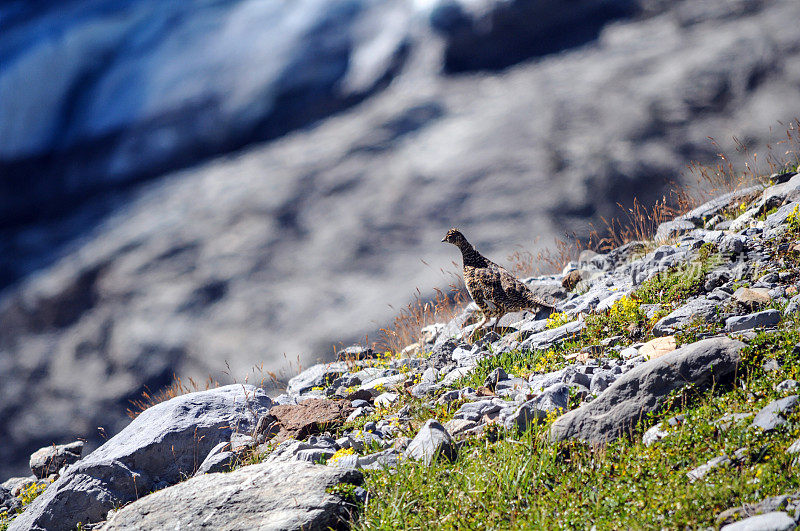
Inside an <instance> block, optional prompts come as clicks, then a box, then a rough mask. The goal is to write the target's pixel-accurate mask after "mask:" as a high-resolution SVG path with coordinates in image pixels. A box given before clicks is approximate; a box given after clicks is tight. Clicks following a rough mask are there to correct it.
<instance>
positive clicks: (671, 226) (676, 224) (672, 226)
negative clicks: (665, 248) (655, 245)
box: [654, 219, 695, 243]
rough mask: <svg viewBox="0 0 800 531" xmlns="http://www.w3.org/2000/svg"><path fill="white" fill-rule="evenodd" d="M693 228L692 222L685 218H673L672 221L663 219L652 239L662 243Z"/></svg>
mask: <svg viewBox="0 0 800 531" xmlns="http://www.w3.org/2000/svg"><path fill="white" fill-rule="evenodd" d="M694 229H695V226H694V223H692V222H690V221H687V220H683V219H675V220H672V221H665V222H664V223H662V224H661V225H659V226H658V229H657V230H656V235H655V237H654V240H655V241H656V242H659V243H663V242H666V241H667V240H671V239H673V238H676V237H678V236H680V235H682V234H686V233H687V232H691V231H693V230H694Z"/></svg>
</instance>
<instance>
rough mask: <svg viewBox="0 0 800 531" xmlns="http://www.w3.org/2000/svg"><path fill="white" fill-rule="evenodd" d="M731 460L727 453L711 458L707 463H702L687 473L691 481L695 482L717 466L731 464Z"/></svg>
mask: <svg viewBox="0 0 800 531" xmlns="http://www.w3.org/2000/svg"><path fill="white" fill-rule="evenodd" d="M730 462H731V460H730V458H729V457H728V456H727V455H721V456H719V457H715V458H713V459H710V460H709V461H707V462H706V463H705V464H702V465H700V466H699V467H697V468H695V469H693V470H690V471H689V472H687V473H686V475H687V476H688V477H689V481H691V482H695V481H697V480H698V479H702V478H704V477H705V476H706V474H708V473H709V472H711V471H712V470H714V469H715V468H717V467H720V466H725V465H727V464H729V463H730Z"/></svg>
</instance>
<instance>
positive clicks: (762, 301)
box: [733, 287, 772, 310]
mask: <svg viewBox="0 0 800 531" xmlns="http://www.w3.org/2000/svg"><path fill="white" fill-rule="evenodd" d="M733 299H734V300H735V301H736V302H737V303H739V304H741V305H742V306H744V307H745V308H748V309H750V310H755V309H757V308H759V307H761V306H764V305H766V304H769V303H770V301H771V300H772V297H770V295H769V290H768V289H767V288H745V287H741V288H739V289H737V290H736V291H734V292H733Z"/></svg>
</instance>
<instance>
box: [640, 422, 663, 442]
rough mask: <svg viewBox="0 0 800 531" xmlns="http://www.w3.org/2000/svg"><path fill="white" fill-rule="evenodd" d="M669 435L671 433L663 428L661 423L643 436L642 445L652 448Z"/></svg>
mask: <svg viewBox="0 0 800 531" xmlns="http://www.w3.org/2000/svg"><path fill="white" fill-rule="evenodd" d="M668 435H669V431H667V430H665V429H664V428H662V427H661V423H658V424H656V425H655V426H653V427H652V428H650V429H649V430H647V431H646V432H644V435H642V444H644V445H645V446H650V445H652V444H653V443H655V442H657V441H660V440H661V439H663V438H664V437H667V436H668Z"/></svg>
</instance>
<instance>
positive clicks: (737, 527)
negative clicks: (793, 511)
mask: <svg viewBox="0 0 800 531" xmlns="http://www.w3.org/2000/svg"><path fill="white" fill-rule="evenodd" d="M795 527H797V524H795V521H794V518H792V517H791V516H789V515H788V514H786V513H785V512H783V511H775V512H771V513H766V514H759V515H758V516H751V517H750V518H745V519H744V520H740V521H738V522H736V523H733V524H728V525H726V526H724V527H723V528H722V529H721V530H720V531H790V530H791V529H795Z"/></svg>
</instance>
